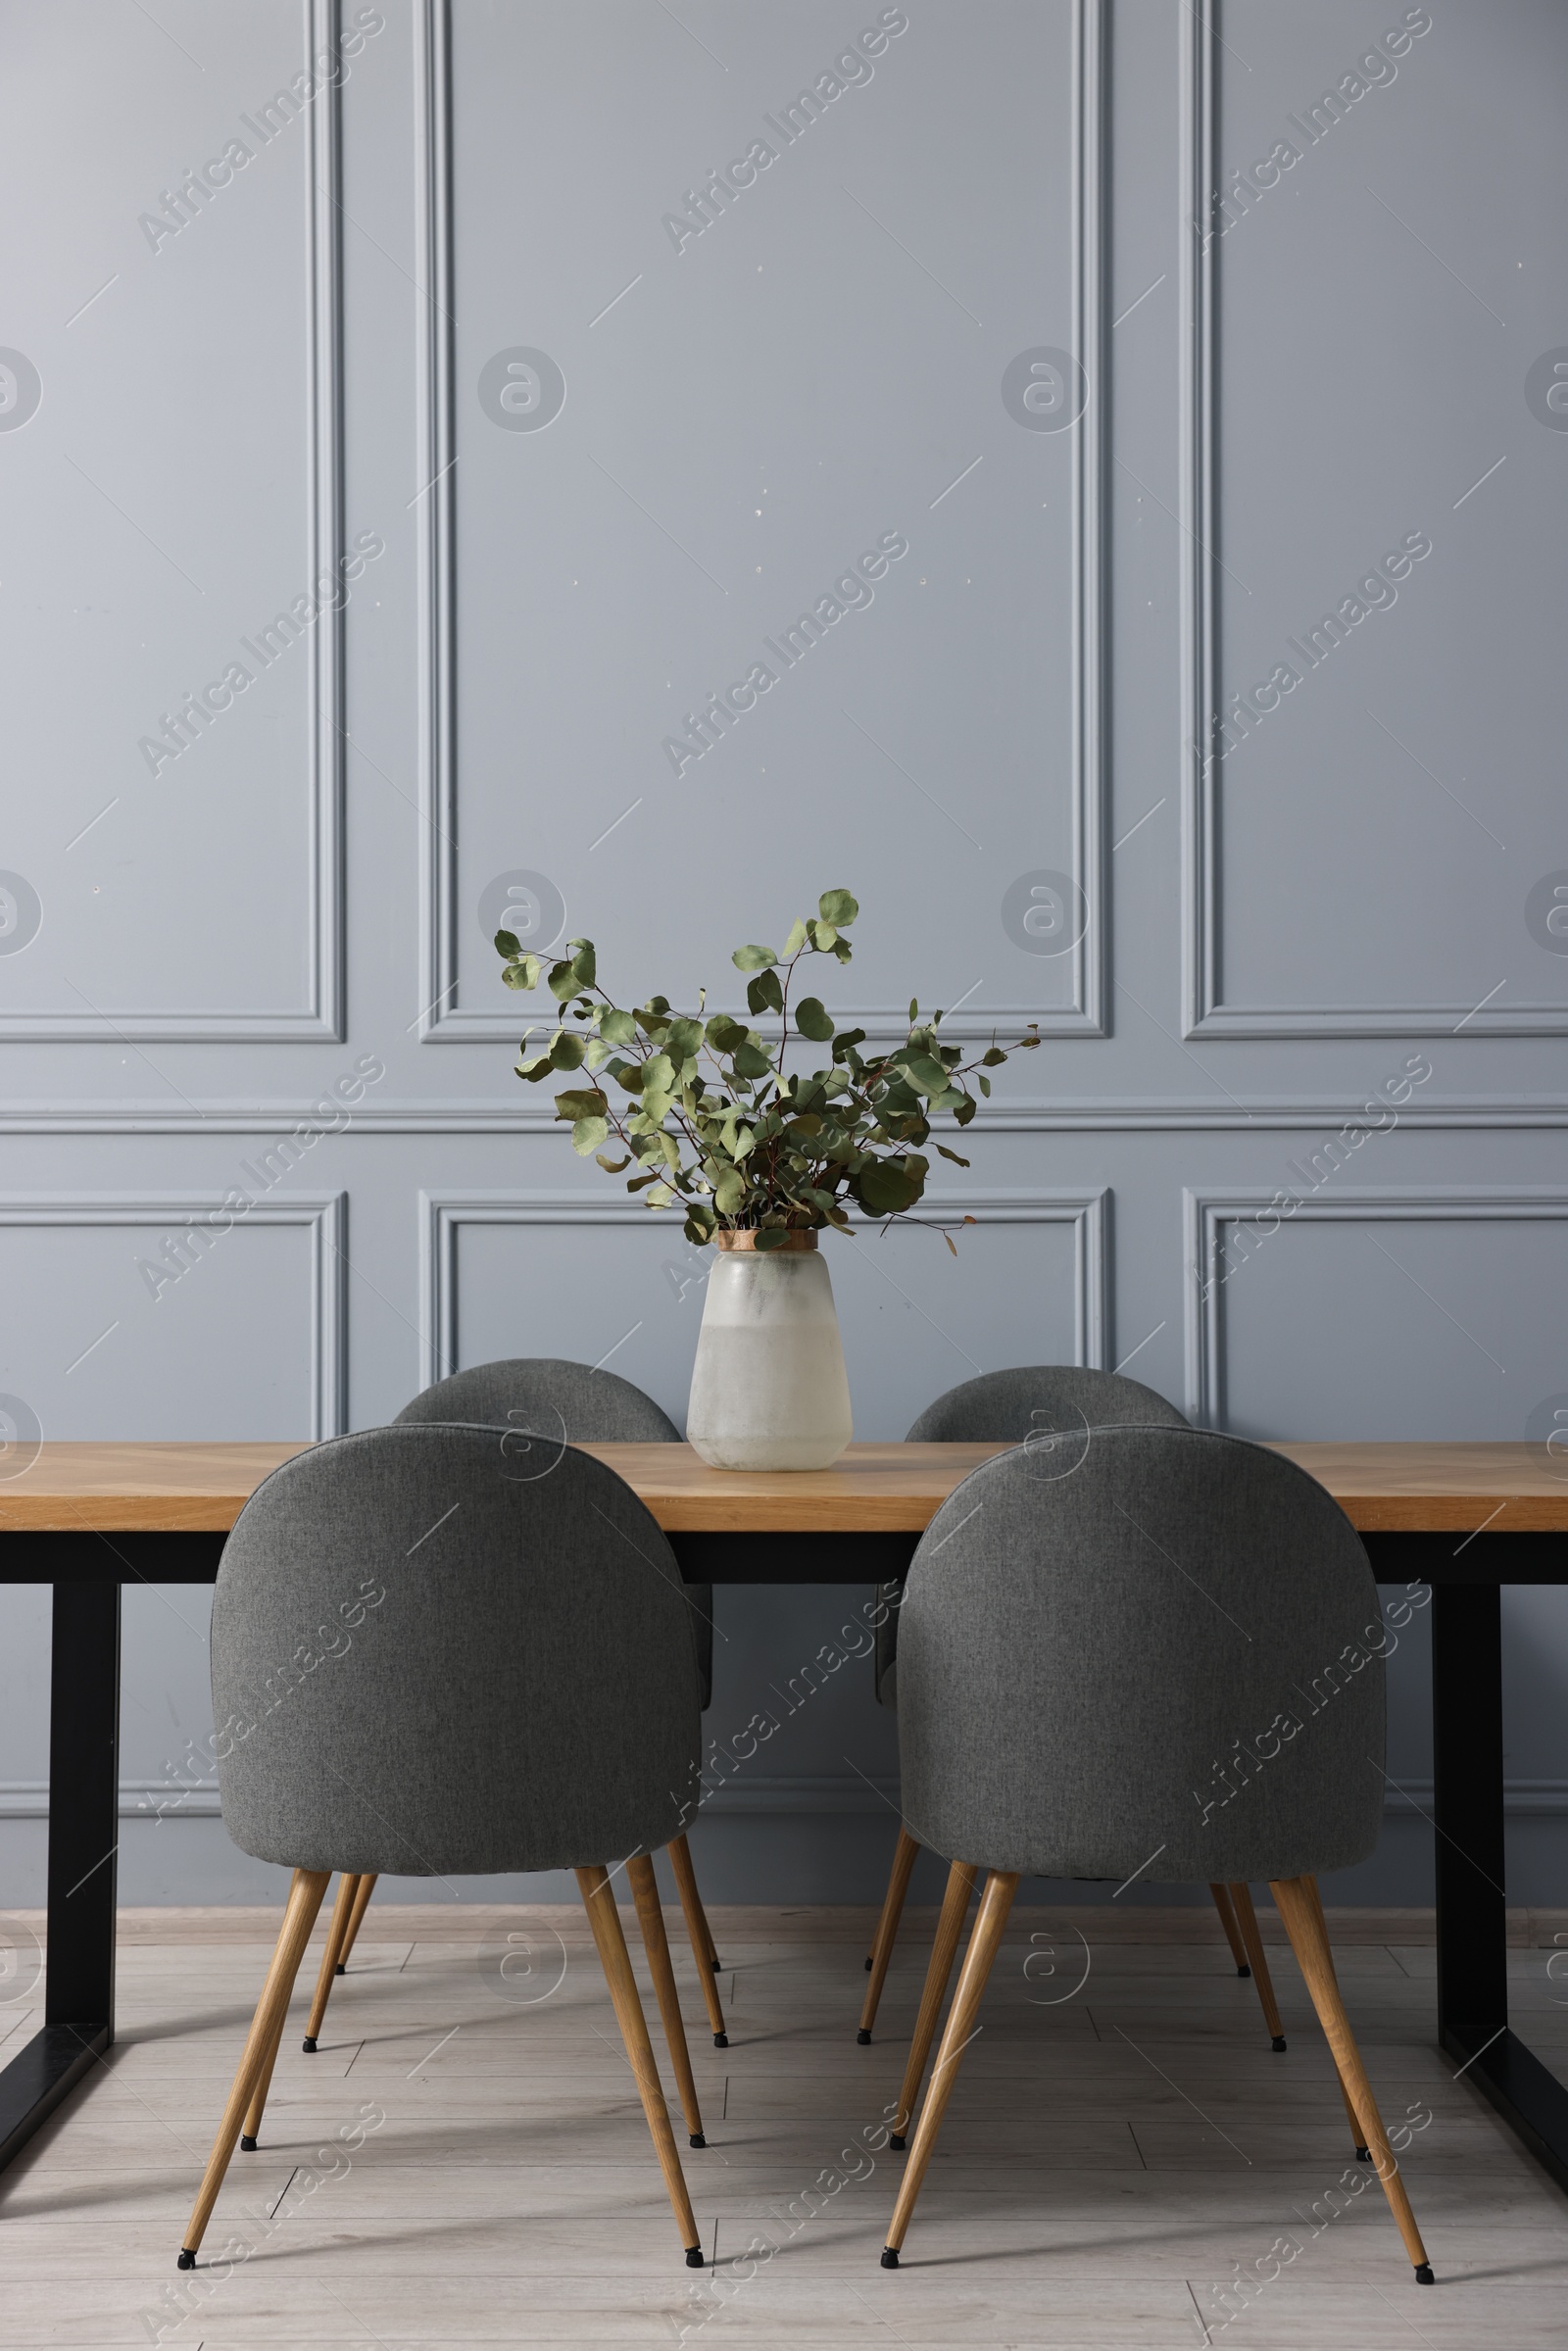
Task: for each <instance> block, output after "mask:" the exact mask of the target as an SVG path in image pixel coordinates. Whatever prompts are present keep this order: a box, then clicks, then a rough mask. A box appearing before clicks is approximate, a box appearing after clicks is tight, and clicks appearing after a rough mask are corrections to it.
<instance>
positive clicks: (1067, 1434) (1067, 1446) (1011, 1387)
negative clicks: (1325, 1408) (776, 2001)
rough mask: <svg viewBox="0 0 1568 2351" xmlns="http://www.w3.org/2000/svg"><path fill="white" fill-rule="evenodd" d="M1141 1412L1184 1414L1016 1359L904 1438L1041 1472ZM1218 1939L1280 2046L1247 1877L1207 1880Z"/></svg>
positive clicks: (903, 1842)
mask: <svg viewBox="0 0 1568 2351" xmlns="http://www.w3.org/2000/svg"><path fill="white" fill-rule="evenodd" d="M1133 1421H1136V1422H1139V1423H1141V1424H1143V1425H1144V1426H1146V1427H1150V1428H1170V1429H1185V1428H1186V1427H1187V1421H1186V1419H1185V1418H1184V1417H1183V1415H1182V1414H1181V1413H1180V1412H1178V1411H1177V1409H1176V1407H1175V1405H1174V1404H1168V1403H1167V1402H1166V1401H1165V1398H1164V1397H1163V1396H1157V1395H1156V1394H1155V1392H1154V1390H1153V1389H1152V1388H1145V1387H1144V1386H1143V1384H1142V1382H1140V1381H1138V1380H1126V1379H1123V1378H1122V1376H1121V1374H1120V1373H1119V1372H1113V1371H1088V1370H1085V1369H1084V1368H1082V1367H1081V1366H1080V1365H1077V1364H1071V1363H1034V1364H1019V1365H1017V1366H1016V1367H1015V1368H1014V1369H1012V1370H1010V1371H988V1372H985V1373H983V1374H982V1375H981V1377H980V1378H979V1379H977V1380H965V1381H964V1382H963V1383H962V1385H961V1386H959V1387H957V1388H950V1389H949V1390H948V1392H947V1394H946V1395H945V1396H938V1397H937V1399H936V1402H935V1403H934V1404H927V1406H926V1408H925V1410H924V1411H923V1412H922V1413H921V1415H920V1417H919V1419H918V1420H917V1421H916V1422H915V1424H914V1426H913V1428H912V1429H911V1430H910V1431H909V1434H908V1438H907V1443H908V1444H910V1445H1028V1446H1029V1447H1030V1448H1031V1450H1032V1452H1033V1454H1034V1467H1035V1470H1036V1472H1037V1473H1038V1475H1039V1477H1040V1478H1041V1479H1042V1481H1048V1480H1049V1479H1051V1478H1052V1477H1066V1476H1069V1475H1070V1474H1071V1472H1072V1470H1073V1468H1074V1466H1075V1465H1076V1463H1077V1462H1078V1460H1079V1459H1080V1458H1081V1454H1082V1447H1083V1440H1084V1435H1085V1432H1086V1431H1087V1430H1088V1429H1090V1428H1091V1427H1102V1428H1103V1427H1113V1426H1115V1425H1117V1424H1119V1423H1123V1422H1133ZM902 1596H903V1586H902V1585H899V1584H884V1585H883V1586H882V1587H881V1589H880V1591H879V1592H878V1594H877V1602H878V1605H877V1624H876V1636H875V1638H876V1694H877V1700H878V1703H879V1704H881V1705H883V1706H897V1704H898V1670H899V1669H898V1640H899V1602H900V1599H901V1598H902ZM919 1850H920V1848H919V1846H918V1844H917V1843H916V1842H915V1840H914V1838H913V1837H911V1836H910V1835H909V1832H908V1830H907V1827H905V1826H903V1825H902V1824H901V1826H900V1829H899V1840H898V1843H897V1844H896V1845H895V1846H894V1848H893V1866H892V1868H891V1869H890V1871H889V1872H888V1886H887V1892H886V1893H885V1894H884V1895H883V1897H882V1915H881V1917H880V1919H879V1920H878V1922H877V1930H876V1935H875V1937H874V1939H873V1941H872V1944H871V1952H870V1956H869V1958H868V1959H867V1960H866V1963H865V1964H866V1969H867V1972H868V1973H869V1975H870V1978H871V1981H870V1983H869V1984H867V1985H866V1990H865V1999H864V2002H863V2004H862V2006H861V2009H860V2023H859V2028H858V2033H857V2034H856V2037H857V2039H858V2041H859V2042H860V2043H861V2045H862V2046H864V2045H865V2044H866V2043H867V2042H869V2040H870V2038H871V2028H872V2026H873V2025H874V2024H875V2023H876V2013H877V2009H878V2008H879V2006H880V2005H881V2000H882V1987H883V1985H884V1984H885V1983H886V1982H887V1973H888V1965H889V1962H890V1961H891V1959H892V1957H893V1946H894V1944H895V1942H896V1941H897V1940H898V1933H899V1921H900V1919H901V1917H902V1916H903V1913H904V1901H905V1896H906V1894H907V1892H908V1887H909V1875H910V1872H911V1871H912V1870H913V1868H914V1864H915V1858H916V1856H917V1855H918V1853H919ZM1209 1892H1210V1893H1211V1894H1212V1895H1213V1897H1214V1907H1215V1909H1216V1910H1217V1911H1218V1912H1219V1917H1220V1924H1221V1926H1222V1927H1223V1928H1224V1930H1225V1939H1226V1941H1227V1942H1228V1943H1229V1944H1230V1947H1231V1956H1232V1958H1233V1959H1234V1960H1235V1962H1236V1972H1237V1974H1238V1975H1239V1976H1250V1977H1252V1978H1253V1980H1254V1982H1255V1984H1256V1987H1257V1996H1258V2001H1259V2004H1260V2005H1261V2007H1262V2011H1263V2022H1264V2024H1265V2026H1266V2027H1267V2029H1268V2033H1269V2038H1270V2041H1271V2042H1272V2045H1273V2046H1274V2048H1275V2049H1276V2050H1283V2049H1284V2047H1285V2033H1284V2030H1283V2028H1282V2025H1281V2021H1280V2012H1279V2003H1278V2002H1277V2001H1276V1999H1275V1997H1274V1985H1273V1983H1272V1981H1271V1979H1270V1976H1269V1972H1268V1960H1267V1958H1266V1957H1265V1955H1264V1951H1263V1938H1262V1936H1261V1935H1259V1933H1258V1930H1257V1918H1256V1914H1255V1913H1254V1911H1253V1909H1252V1896H1251V1891H1250V1888H1249V1887H1248V1886H1241V1885H1238V1886H1224V1885H1222V1884H1220V1883H1218V1882H1217V1881H1216V1882H1215V1884H1213V1885H1212V1886H1210V1887H1209Z"/></svg>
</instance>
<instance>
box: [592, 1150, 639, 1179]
mask: <svg viewBox="0 0 1568 2351" xmlns="http://www.w3.org/2000/svg"><path fill="white" fill-rule="evenodd" d="M594 1157H595V1158H596V1159H597V1160H598V1162H599V1164H600V1166H601V1167H602V1168H603V1169H604V1171H605V1173H606V1175H619V1173H620V1171H621V1169H622V1168H623V1167H629V1166H630V1165H631V1159H630V1156H629V1155H628V1156H627V1157H626V1158H624V1159H607V1158H606V1157H605V1154H604V1152H603V1151H595V1153H594Z"/></svg>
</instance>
